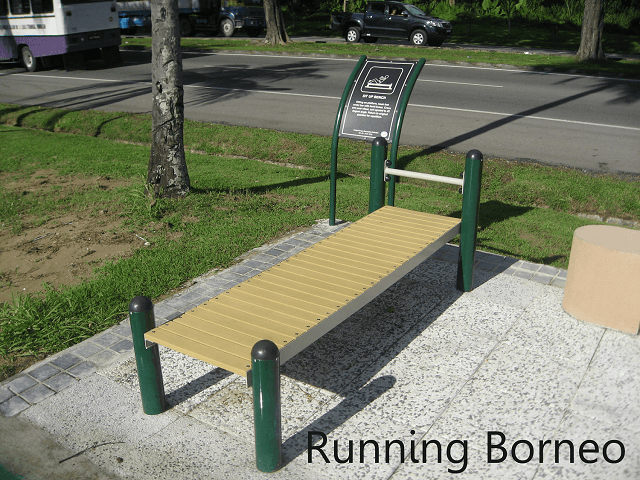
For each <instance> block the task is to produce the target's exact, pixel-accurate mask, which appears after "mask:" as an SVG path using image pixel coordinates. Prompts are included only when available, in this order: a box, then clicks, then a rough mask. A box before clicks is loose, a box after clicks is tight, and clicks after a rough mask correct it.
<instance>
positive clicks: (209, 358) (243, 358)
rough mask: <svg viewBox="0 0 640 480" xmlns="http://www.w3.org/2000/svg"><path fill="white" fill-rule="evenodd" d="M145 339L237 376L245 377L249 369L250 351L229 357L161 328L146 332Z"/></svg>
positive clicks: (229, 355) (193, 339)
mask: <svg viewBox="0 0 640 480" xmlns="http://www.w3.org/2000/svg"><path fill="white" fill-rule="evenodd" d="M165 325H166V324H165ZM163 326H164V325H163ZM145 339H146V340H148V341H150V342H155V343H157V344H159V345H163V346H165V347H167V348H170V349H172V350H175V351H177V352H180V353H184V354H185V355H189V356H190V357H193V358H197V359H198V360H202V361H203V362H207V363H210V364H211V365H215V366H216V367H220V368H224V369H225V370H229V371H230V372H233V373H237V374H238V375H243V376H246V375H247V371H248V370H250V369H251V349H247V350H246V351H242V352H240V356H236V355H231V354H229V353H227V352H225V351H223V350H219V349H217V348H215V347H211V346H210V345H205V344H202V343H200V342H198V340H197V339H196V338H187V337H183V336H181V335H177V334H175V333H173V332H171V331H169V330H167V329H166V328H162V327H158V328H156V329H154V330H151V331H149V332H147V333H146V334H145Z"/></svg>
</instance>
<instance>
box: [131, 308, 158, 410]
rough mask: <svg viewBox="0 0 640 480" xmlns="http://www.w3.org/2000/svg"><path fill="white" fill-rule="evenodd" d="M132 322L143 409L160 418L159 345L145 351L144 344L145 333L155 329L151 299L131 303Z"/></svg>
mask: <svg viewBox="0 0 640 480" xmlns="http://www.w3.org/2000/svg"><path fill="white" fill-rule="evenodd" d="M129 319H130V322H131V336H132V337H133V349H134V352H135V355H136V365H137V367H138V380H139V381H140V396H141V397H142V410H143V411H144V413H146V414H147V415H157V414H158V413H162V412H164V410H165V403H164V384H163V383H162V369H161V368H160V354H159V352H158V345H153V346H152V347H150V348H145V344H144V334H145V333H146V332H148V331H149V330H151V329H153V328H155V326H156V325H155V323H156V322H155V316H154V314H153V303H152V302H151V300H150V299H149V298H147V297H143V296H138V297H135V298H134V299H133V300H131V302H130V303H129Z"/></svg>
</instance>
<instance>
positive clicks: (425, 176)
mask: <svg viewBox="0 0 640 480" xmlns="http://www.w3.org/2000/svg"><path fill="white" fill-rule="evenodd" d="M384 174H385V175H396V176H398V177H410V178H419V179H420V180H430V181H432V182H441V183H450V184H451V185H460V186H462V185H464V180H463V179H461V178H452V177H443V176H440V175H431V174H429V173H420V172H410V171H408V170H398V169H397V168H389V167H385V169H384Z"/></svg>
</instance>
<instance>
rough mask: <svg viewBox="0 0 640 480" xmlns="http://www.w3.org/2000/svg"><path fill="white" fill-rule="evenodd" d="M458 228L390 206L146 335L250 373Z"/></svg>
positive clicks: (452, 221)
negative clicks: (258, 354)
mask: <svg viewBox="0 0 640 480" xmlns="http://www.w3.org/2000/svg"><path fill="white" fill-rule="evenodd" d="M459 232H460V219H457V218H450V217H443V216H439V215H432V214H428V213H423V212H415V211H412V210H406V209H402V208H398V207H391V206H385V207H382V208H381V209H379V210H377V211H375V212H373V213H371V214H369V215H367V216H366V217H364V218H362V219H360V220H358V221H357V222H355V223H353V224H351V225H349V226H348V227H345V228H343V229H342V230H339V231H338V232H336V233H335V234H333V235H331V236H330V237H328V238H326V239H324V240H321V241H320V242H318V243H316V244H314V245H312V246H310V247H308V248H307V249H305V250H303V251H302V252H300V253H297V254H296V255H293V256H292V257H290V258H288V259H287V260H284V261H283V262H281V263H279V264H277V265H275V266H273V267H271V268H270V269H268V270H266V271H264V272H262V273H261V274H258V275H256V276H254V277H253V278H251V279H250V280H247V281H245V282H243V283H241V284H239V285H236V286H235V287H233V288H231V289H229V290H227V291H226V292H224V293H221V294H220V295H217V296H215V297H213V298H212V299H210V300H208V301H207V302H205V303H203V304H202V305H199V306H198V307H196V308H194V309H193V310H190V311H188V312H186V313H184V314H183V315H181V316H180V317H178V318H176V319H174V320H172V321H170V322H167V323H165V324H164V325H161V326H159V327H156V328H155V329H153V330H151V331H149V332H147V333H146V334H145V339H146V340H147V341H148V342H153V343H157V344H159V345H163V346H165V347H168V348H171V349H172V350H176V351H178V352H181V353H184V354H186V355H189V356H191V357H194V358H197V359H199V360H203V361H205V362H208V363H210V364H212V365H215V366H217V367H221V368H224V369H226V370H229V371H231V372H233V373H237V374H239V375H242V376H245V377H246V376H247V374H248V372H249V371H250V369H251V349H252V348H253V345H255V343H256V342H258V341H259V340H264V339H268V340H271V341H273V342H274V343H275V344H276V345H277V346H278V348H279V349H280V361H281V363H284V362H286V361H287V360H288V359H290V358H291V357H293V356H294V355H295V354H296V353H298V352H300V351H301V350H303V349H304V348H306V347H307V346H308V345H310V344H311V343H313V342H314V341H315V340H317V339H318V338H320V337H321V336H322V335H324V334H325V333H327V332H328V331H329V330H331V329H332V328H334V327H335V326H336V325H338V324H339V323H341V322H342V321H343V320H345V319H346V318H348V317H349V316H350V315H352V314H353V313H354V312H356V311H357V310H358V309H360V308H362V307H363V306H364V305H366V304H367V303H368V302H370V301H371V300H372V299H373V298H375V297H376V296H378V295H379V294H380V293H382V292H383V291H384V290H386V289H387V288H388V287H389V286H391V285H392V284H393V283H395V282H396V281H398V280H399V279H400V278H401V277H402V276H404V275H406V274H407V273H408V272H409V271H410V270H411V269H413V268H414V267H415V266H417V265H418V264H419V263H421V262H422V261H424V260H425V259H426V258H428V257H429V256H430V255H431V254H433V253H434V252H435V251H436V250H438V249H439V248H440V247H441V246H442V245H444V244H445V243H446V242H448V241H449V240H451V239H452V238H453V237H454V236H456V235H457V234H458V233H459Z"/></svg>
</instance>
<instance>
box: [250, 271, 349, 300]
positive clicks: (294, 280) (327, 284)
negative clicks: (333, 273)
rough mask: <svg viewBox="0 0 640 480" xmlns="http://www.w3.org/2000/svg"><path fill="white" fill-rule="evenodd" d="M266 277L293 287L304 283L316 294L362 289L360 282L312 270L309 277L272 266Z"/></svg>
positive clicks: (275, 283) (278, 283) (340, 292)
mask: <svg viewBox="0 0 640 480" xmlns="http://www.w3.org/2000/svg"><path fill="white" fill-rule="evenodd" d="M307 273H308V272H307ZM254 278H261V275H260V274H258V275H256V276H255V277H254ZM268 278H269V280H270V281H271V282H272V283H273V285H278V286H283V287H289V288H294V289H295V288H297V287H299V286H301V285H304V286H305V287H306V288H309V289H312V291H314V292H316V293H317V294H321V292H331V293H337V294H342V292H344V291H345V290H346V291H360V290H361V289H362V285H361V283H362V282H352V281H347V280H344V279H341V278H338V277H329V276H327V275H320V274H319V273H318V272H314V275H313V277H310V276H309V275H302V274H298V273H295V272H293V271H292V270H289V271H286V270H283V269H281V268H274V269H271V270H270V272H269V276H268Z"/></svg>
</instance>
